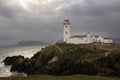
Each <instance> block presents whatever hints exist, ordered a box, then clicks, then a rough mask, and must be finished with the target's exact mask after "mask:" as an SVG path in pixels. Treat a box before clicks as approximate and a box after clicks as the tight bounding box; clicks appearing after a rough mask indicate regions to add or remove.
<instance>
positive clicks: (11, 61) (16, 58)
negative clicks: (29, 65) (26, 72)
mask: <svg viewBox="0 0 120 80" xmlns="http://www.w3.org/2000/svg"><path fill="white" fill-rule="evenodd" d="M23 60H24V56H20V55H19V56H13V57H7V58H6V59H4V60H3V62H4V63H5V65H13V64H14V63H16V61H17V62H23Z"/></svg>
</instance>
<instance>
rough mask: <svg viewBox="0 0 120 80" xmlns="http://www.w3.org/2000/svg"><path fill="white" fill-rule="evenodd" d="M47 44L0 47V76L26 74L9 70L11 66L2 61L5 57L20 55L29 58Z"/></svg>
mask: <svg viewBox="0 0 120 80" xmlns="http://www.w3.org/2000/svg"><path fill="white" fill-rule="evenodd" d="M45 46H47V45H42V46H38V45H37V46H6V47H0V77H10V76H27V75H26V74H25V73H18V72H10V69H11V66H5V65H4V63H3V62H2V61H3V60H4V59H5V58H6V57H12V56H18V55H22V56H24V57H28V58H31V57H32V56H33V55H34V54H36V53H37V52H38V51H41V49H42V48H44V47H45Z"/></svg>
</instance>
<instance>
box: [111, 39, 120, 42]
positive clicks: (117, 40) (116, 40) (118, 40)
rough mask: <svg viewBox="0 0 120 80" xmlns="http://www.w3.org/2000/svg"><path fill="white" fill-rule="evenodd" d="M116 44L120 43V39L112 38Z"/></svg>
mask: <svg viewBox="0 0 120 80" xmlns="http://www.w3.org/2000/svg"><path fill="white" fill-rule="evenodd" d="M112 40H113V42H114V43H120V38H112Z"/></svg>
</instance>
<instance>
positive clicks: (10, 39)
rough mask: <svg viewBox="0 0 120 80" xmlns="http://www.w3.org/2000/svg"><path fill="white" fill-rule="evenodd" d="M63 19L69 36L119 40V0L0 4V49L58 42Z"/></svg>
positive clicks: (20, 0) (4, 1) (26, 0)
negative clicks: (17, 44) (87, 34)
mask: <svg viewBox="0 0 120 80" xmlns="http://www.w3.org/2000/svg"><path fill="white" fill-rule="evenodd" d="M65 18H69V19H70V22H71V35H74V34H86V33H87V32H90V33H91V34H99V35H102V36H104V37H110V38H111V37H114V38H120V0H0V45H11V44H15V43H17V42H18V41H23V40H24V41H32V40H34V41H46V42H54V41H58V40H61V39H62V38H63V21H64V19H65Z"/></svg>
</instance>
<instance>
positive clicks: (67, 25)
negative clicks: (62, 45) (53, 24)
mask: <svg viewBox="0 0 120 80" xmlns="http://www.w3.org/2000/svg"><path fill="white" fill-rule="evenodd" d="M63 25H64V33H63V35H64V37H63V38H64V42H67V40H68V39H69V38H70V21H69V19H64V23H63Z"/></svg>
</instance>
